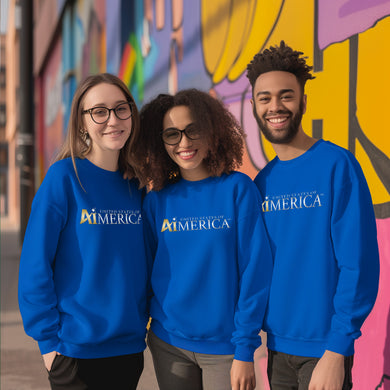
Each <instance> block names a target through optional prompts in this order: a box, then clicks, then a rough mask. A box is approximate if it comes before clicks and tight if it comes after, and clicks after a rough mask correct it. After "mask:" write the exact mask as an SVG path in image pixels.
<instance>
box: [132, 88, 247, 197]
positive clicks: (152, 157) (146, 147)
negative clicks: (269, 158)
mask: <svg viewBox="0 0 390 390" xmlns="http://www.w3.org/2000/svg"><path fill="white" fill-rule="evenodd" d="M177 106H187V107H188V108H189V110H190V112H191V116H192V118H193V121H194V124H195V126H199V127H201V128H202V133H203V134H205V137H206V138H207V139H206V141H207V144H208V147H209V151H208V154H207V157H206V158H205V163H206V166H207V168H208V170H209V172H210V175H211V176H220V175H221V174H222V173H227V174H229V173H230V172H232V171H233V170H234V169H236V168H238V167H239V166H240V165H241V164H242V155H243V147H244V132H243V130H242V129H241V127H240V126H239V124H238V122H237V120H236V119H235V117H234V116H233V115H232V114H231V113H230V112H229V111H228V110H227V109H226V108H225V106H224V105H223V103H222V102H221V101H219V100H217V99H215V98H213V97H212V96H210V95H209V94H207V93H206V92H203V91H200V90H197V89H186V90H182V91H180V92H178V93H177V94H176V95H173V96H172V95H167V94H160V95H158V96H157V97H156V98H154V99H153V100H152V101H150V102H149V103H147V104H146V105H144V106H143V107H142V109H141V111H140V121H141V131H140V133H139V136H138V137H137V139H135V140H134V144H135V145H137V147H136V150H135V151H134V155H133V158H132V160H133V164H134V165H133V166H134V169H135V172H136V176H137V177H138V180H139V181H140V187H141V188H142V187H145V186H146V187H148V188H149V189H153V190H155V191H159V190H161V189H162V188H163V187H164V186H165V185H166V184H168V183H174V182H177V181H179V180H180V178H181V175H180V169H179V166H178V165H177V164H176V163H175V162H173V161H172V160H171V158H170V157H169V155H168V153H167V151H166V150H165V146H164V143H163V140H162V138H161V132H162V130H163V120H164V116H165V114H166V113H167V111H168V110H170V109H171V108H173V107H177Z"/></svg>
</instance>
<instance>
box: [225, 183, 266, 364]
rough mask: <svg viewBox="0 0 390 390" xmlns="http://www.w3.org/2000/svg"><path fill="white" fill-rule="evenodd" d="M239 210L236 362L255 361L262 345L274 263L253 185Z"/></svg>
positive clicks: (243, 198) (250, 185) (247, 190)
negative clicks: (254, 358) (257, 351)
mask: <svg viewBox="0 0 390 390" xmlns="http://www.w3.org/2000/svg"><path fill="white" fill-rule="evenodd" d="M252 185H253V186H252ZM237 207H238V208H239V210H240V212H239V218H238V220H237V241H238V267H239V277H240V283H239V285H240V293H239V298H238V302H237V306H236V313H235V318H234V322H235V331H234V332H233V338H232V342H233V344H235V346H236V349H235V356H234V358H235V359H236V360H242V361H253V354H254V352H255V350H256V348H258V347H259V346H260V345H261V337H260V335H259V333H260V330H261V327H262V324H263V319H264V314H265V310H266V307H267V301H268V294H269V288H270V283H271V277H272V267H273V262H272V255H271V250H270V246H269V240H268V236H267V233H266V230H265V227H264V222H263V218H262V215H261V213H260V207H261V198H260V194H259V193H258V190H257V188H256V187H255V185H254V184H253V183H252V182H250V183H248V188H246V189H245V191H244V193H243V194H242V196H241V197H240V198H239V201H238V204H237Z"/></svg>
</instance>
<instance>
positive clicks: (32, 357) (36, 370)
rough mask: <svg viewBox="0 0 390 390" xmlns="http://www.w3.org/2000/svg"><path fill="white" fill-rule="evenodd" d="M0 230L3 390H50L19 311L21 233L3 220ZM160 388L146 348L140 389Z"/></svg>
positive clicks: (33, 342) (36, 349) (1, 387)
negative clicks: (18, 288)
mask: <svg viewBox="0 0 390 390" xmlns="http://www.w3.org/2000/svg"><path fill="white" fill-rule="evenodd" d="M0 227H1V236H0V308H1V312H0V350H1V355H0V368H1V371H0V389H1V390H50V386H49V382H48V379H47V373H46V369H45V368H44V365H43V361H42V358H41V355H40V353H39V350H38V347H37V344H36V343H35V341H34V340H33V339H31V338H30V337H28V336H27V335H26V334H25V333H24V330H23V326H22V319H21V317H20V313H19V308H18V300H17V285H18V270H19V257H20V250H21V245H20V243H19V231H18V230H17V229H16V228H15V227H14V226H12V225H10V224H9V222H8V221H7V220H6V219H3V218H2V219H1V221H0ZM157 389H158V386H157V381H156V377H155V374H154V370H153V363H152V360H151V356H150V352H149V350H148V349H146V351H145V368H144V371H143V373H142V376H141V379H140V382H139V384H138V390H157ZM108 390H111V389H108Z"/></svg>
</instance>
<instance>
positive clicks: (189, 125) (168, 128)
mask: <svg viewBox="0 0 390 390" xmlns="http://www.w3.org/2000/svg"><path fill="white" fill-rule="evenodd" d="M193 125H194V123H193V122H191V123H189V124H188V125H187V126H186V127H185V128H184V129H178V128H177V127H167V128H166V129H163V131H168V130H178V131H184V130H187V129H188V128H189V127H191V126H193Z"/></svg>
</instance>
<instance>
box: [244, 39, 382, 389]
mask: <svg viewBox="0 0 390 390" xmlns="http://www.w3.org/2000/svg"><path fill="white" fill-rule="evenodd" d="M302 54H303V53H301V52H298V51H294V50H293V49H292V48H290V47H289V46H287V45H286V44H285V43H284V42H283V41H282V42H281V43H280V46H275V47H270V48H269V49H266V50H264V51H263V52H260V53H258V54H256V55H255V57H254V58H253V60H252V61H251V63H250V64H249V65H248V73H247V77H248V79H249V81H250V83H251V85H252V100H251V103H252V107H253V114H254V116H255V118H256V120H257V123H258V125H259V127H260V130H261V131H262V133H263V134H264V136H265V138H266V139H267V140H268V141H269V142H270V143H271V144H272V146H273V148H274V150H275V152H276V154H277V156H276V157H275V158H274V159H273V160H272V161H271V162H270V163H269V164H268V165H267V166H266V167H265V168H264V169H263V170H262V171H261V172H260V173H259V174H258V176H257V177H256V179H255V183H256V185H257V186H258V188H259V190H260V192H261V193H262V196H263V199H264V202H263V204H262V211H263V215H264V220H265V224H266V227H267V230H268V233H269V237H270V242H271V248H272V251H273V256H274V273H273V278H272V283H271V290H270V297H269V305H268V310H267V313H266V318H265V322H264V324H265V325H264V330H265V331H266V332H267V336H268V337H267V346H268V378H269V381H270V386H271V389H272V390H287V389H288V390H292V389H297V390H298V389H299V390H306V389H309V390H341V389H342V390H347V389H351V388H352V375H351V370H352V364H353V354H354V341H355V340H356V339H357V338H358V337H359V336H360V334H361V332H360V328H361V326H362V324H363V322H364V320H365V319H366V317H367V315H368V314H369V312H370V311H371V309H372V307H373V305H374V302H375V299H376V295H377V289H378V279H379V255H378V245H377V237H376V223H375V216H374V212H373V206H372V200H371V196H370V192H369V189H368V186H367V183H366V180H365V178H364V175H363V172H362V170H361V168H360V166H359V163H358V162H357V160H356V159H355V157H354V156H353V155H352V154H351V153H350V152H349V151H347V150H345V149H343V148H341V147H339V146H336V145H335V144H333V143H331V142H329V141H325V140H322V139H321V140H317V139H314V138H312V137H310V136H308V135H307V134H306V133H305V132H304V131H303V128H302V123H301V120H302V116H303V115H304V114H305V111H306V101H307V97H306V95H305V92H304V89H305V84H306V81H307V80H310V79H313V78H314V77H313V75H312V74H311V70H312V67H310V66H309V65H307V63H306V60H305V57H302Z"/></svg>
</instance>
